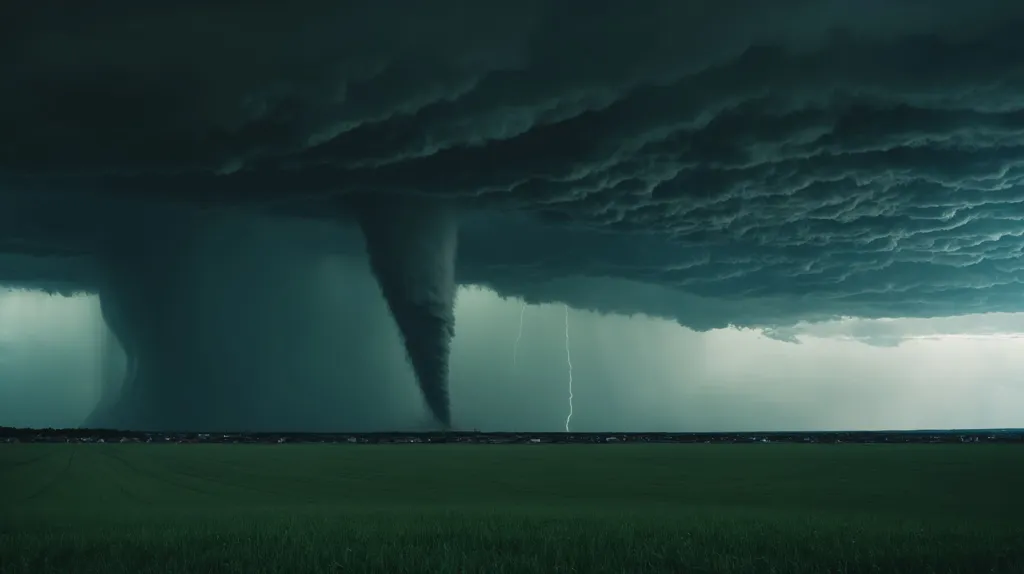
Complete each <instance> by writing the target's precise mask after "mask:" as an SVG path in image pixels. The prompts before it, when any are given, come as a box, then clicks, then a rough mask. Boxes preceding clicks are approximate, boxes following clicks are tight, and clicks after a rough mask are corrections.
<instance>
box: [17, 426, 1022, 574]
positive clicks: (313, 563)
mask: <svg viewBox="0 0 1024 574" xmlns="http://www.w3.org/2000/svg"><path fill="white" fill-rule="evenodd" d="M1022 476H1024V451H1022V450H1020V448H1019V447H1014V446H1012V445H775V444H767V445H605V446H598V445H508V446H488V445H382V446H372V445H220V444H211V445H175V444H165V445H146V444H124V445H121V444H54V445H50V444H14V445H0V572H2V573H4V574H8V573H11V574H13V573H26V574H28V573H31V574H44V573H60V574H70V573H77V572H89V573H93V572H95V573H103V574H115V573H121V572H124V573H132V574H134V573H145V572H154V573H171V572H183V573H184V572H188V573H205V572H237V573H245V574H262V573H271V572H280V573H294V574H300V573H305V572H315V573H327V572H331V573H335V572H352V573H372V572H382V573H394V574H401V573H405V572H424V573H428V572H429V573H435V572H436V573H444V572H452V573H455V572H458V573H469V572H480V573H488V574H491V573H502V572H537V573H545V574H546V573H557V572H578V573H585V574H591V573H593V574H600V573H612V572H614V573H630V574H632V573H640V572H715V573H739V572H752V573H753V572H757V573H772V572H778V573H786V574H801V573H812V572H813V573H815V574H821V573H828V572H835V573H845V572H913V573H917V572H962V573H965V574H968V573H969V574H980V573H984V572H998V573H1003V572H1006V573H1010V572H1022V573H1024V489H1022V488H1021V487H1020V479H1021V477H1022Z"/></svg>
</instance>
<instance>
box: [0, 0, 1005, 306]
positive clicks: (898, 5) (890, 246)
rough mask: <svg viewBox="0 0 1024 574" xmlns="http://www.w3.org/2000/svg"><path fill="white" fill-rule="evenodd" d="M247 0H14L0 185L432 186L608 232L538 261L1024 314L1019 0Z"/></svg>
mask: <svg viewBox="0 0 1024 574" xmlns="http://www.w3.org/2000/svg"><path fill="white" fill-rule="evenodd" d="M259 6H260V7H258V8H249V7H247V8H246V9H245V10H244V11H243V10H241V9H232V8H229V7H206V8H204V9H203V10H202V11H201V12H196V9H195V8H191V7H186V6H185V5H183V4H182V5H168V6H165V7H161V8H160V9H156V8H154V7H151V6H145V7H143V6H141V5H136V4H125V5H124V6H120V7H121V8H123V9H122V10H118V11H110V10H103V11H91V10H90V9H87V8H85V7H83V8H80V9H72V10H68V11H66V12H63V13H60V14H56V13H53V12H52V11H48V10H44V9H43V7H41V6H22V5H19V6H11V7H5V8H4V11H5V12H6V16H7V17H5V18H3V21H4V22H5V23H6V24H5V26H7V27H9V30H5V33H4V34H3V36H4V37H5V42H6V43H7V44H8V46H9V47H10V48H11V49H5V50H3V54H4V56H0V58H2V59H0V66H2V68H3V70H4V77H5V78H7V79H8V80H9V81H8V88H7V89H5V91H4V96H3V97H4V98H6V102H5V103H4V105H3V106H2V107H0V125H3V126H4V133H5V134H6V135H7V137H6V138H5V140H4V142H3V143H0V170H2V181H3V187H4V189H10V190H16V191H32V192H36V191H40V190H43V189H49V190H62V191H74V192H76V193H81V192H82V191H86V190H92V191H96V192H110V193H115V192H117V193H120V194H132V195H135V196H138V195H141V194H154V195H165V196H167V197H171V198H180V199H191V200H194V201H197V202H203V203H204V204H207V205H209V204H212V203H221V202H233V201H242V200H251V201H253V202H255V203H257V204H259V205H263V206H266V207H268V208H271V209H275V210H281V211H290V212H294V213H314V214H316V213H321V212H323V211H324V210H322V209H320V207H321V206H322V205H323V201H328V200H319V201H314V200H313V199H307V198H310V197H322V196H323V195H324V194H329V193H346V192H373V193H380V192H384V191H401V192H408V191H412V192H421V193H432V194H444V195H452V196H457V197H462V198H464V199H465V201H466V202H467V203H469V204H471V205H475V206H487V205H492V206H500V207H502V208H507V207H517V208H520V209H523V210H526V211H530V212H534V213H535V214H536V215H537V216H539V217H541V218H543V219H546V220H549V221H552V222H555V223H561V224H563V227H564V226H571V227H572V228H590V229H592V230H597V231H595V233H605V232H617V233H618V234H619V235H617V236H614V237H612V236H602V237H601V238H599V239H595V237H593V236H579V238H577V239H576V240H575V241H573V240H572V239H568V240H564V241H562V242H561V245H559V244H557V243H555V239H556V237H554V236H553V237H552V238H551V239H552V243H550V244H544V245H541V244H539V243H540V242H539V241H538V240H533V241H527V242H518V243H517V242H515V241H513V238H511V237H502V238H500V241H501V242H502V243H503V245H502V246H501V247H502V249H504V250H508V251H509V252H508V257H509V258H511V259H514V260H516V261H518V262H520V263H522V265H523V266H527V267H528V266H541V267H543V268H542V269H540V270H538V271H537V273H536V274H537V275H539V276H542V277H545V278H550V277H551V276H557V275H570V274H592V275H593V274H600V275H609V276H613V277H618V278H625V279H633V280H638V281H641V282H656V283H659V284H662V285H666V286H668V287H671V288H679V289H683V290H685V291H688V292H690V293H694V294H698V295H713V296H716V297H734V298H747V299H749V298H755V297H779V296H785V297H791V296H800V297H806V298H809V299H811V300H814V301H817V300H822V301H827V302H828V304H827V305H826V304H825V303H822V307H823V309H825V310H827V311H829V312H832V311H834V312H839V313H849V314H856V313H858V312H860V309H861V307H862V306H866V308H867V311H866V312H870V309H871V307H872V306H880V310H879V311H878V312H881V311H884V312H886V313H891V312H898V308H899V306H900V305H903V304H907V305H910V306H911V308H910V309H909V310H908V312H910V313H915V309H916V312H917V313H923V314H947V313H952V312H968V311H978V310H987V309H991V308H999V309H1002V308H1017V307H1018V305H1017V304H1016V300H1017V295H1016V292H1017V287H1018V282H1019V281H1020V278H1021V270H1020V266H1019V265H1018V264H1017V263H1016V260H1017V259H1018V257H1019V255H1020V252H1021V248H1022V242H1021V240H1020V234H1021V229H1020V224H1019V217H1020V214H1021V212H1022V211H1021V209H1020V207H1019V206H1020V202H1021V201H1024V193H1022V192H1021V191H1020V189H1019V187H1018V183H1019V182H1020V180H1021V178H1022V177H1024V176H1022V173H1024V172H1022V170H1021V165H1020V160H1019V159H1018V158H1019V156H1020V150H1021V147H1020V141H1021V134H1022V129H1024V119H1022V118H1024V104H1022V103H1021V102H1022V101H1024V99H1022V98H1021V97H1020V92H1021V88H1022V82H1024V71H1022V69H1021V66H1020V64H1019V62H1020V58H1021V56H1022V55H1024V45H1022V44H1021V43H1020V41H1019V40H1018V35H1017V33H1016V30H1019V24H1020V23H1021V22H1022V20H1021V18H1022V17H1024V7H1021V6H1020V4H1019V3H1017V2H1010V1H1005V2H1002V1H996V0H992V1H980V2H973V3H964V2H959V1H953V0H950V1H945V2H942V1H939V2H928V3H923V2H891V1H882V0H877V1H876V0H867V1H862V2H856V3H854V2H847V1H844V0H832V1H820V0H813V1H812V0H802V1H801V0H791V1H784V2H778V3H775V4H773V10H770V11H769V10H765V9H764V7H763V5H761V4H759V3H756V2H752V1H739V0H737V1H731V2H730V1H715V2H674V1H668V0H666V1H664V2H658V1H655V2H645V3H642V4H639V5H635V6H634V5H627V4H623V3H619V2H611V1H609V2H596V3H592V6H591V8H590V9H588V10H587V11H585V12H581V11H579V10H576V9H573V8H572V6H571V5H570V4H559V3H550V2H539V1H538V2H521V1H517V2H514V3H513V2H489V3H483V4H481V3H476V2H459V1H448V2H441V3H437V2H430V3H428V2H397V3H389V2H387V1H384V2H375V3H371V4H366V5H360V4H357V5H348V4H338V3H333V2H299V3H296V4H293V5H290V6H289V7H287V8H285V7H284V6H283V5H279V4H276V3H267V4H265V5H259ZM112 14H117V16H112ZM185 37H187V38H189V41H188V42H182V41H180V39H181V38H185ZM8 213H11V214H13V213H15V212H13V211H8ZM76 213H78V214H81V213H82V212H81V211H78V212H76ZM47 217H50V218H58V217H59V214H56V213H52V212H50V213H49V214H48V215H47ZM20 221H21V223H20V224H19V225H15V226H8V227H6V228H5V229H4V232H5V233H6V234H13V233H16V232H19V231H33V232H37V233H48V234H51V235H52V231H51V230H52V229H56V228H59V229H61V230H64V231H63V232H64V233H65V234H67V233H69V232H68V231H66V230H67V229H69V228H71V227H74V226H67V225H62V224H60V222H57V221H53V222H50V225H49V227H46V226H44V227H40V228H37V229H33V230H25V229H23V228H25V227H26V226H28V225H31V224H36V225H38V224H39V223H40V222H44V223H45V222H46V217H43V216H42V215H41V214H32V216H30V217H27V218H26V217H25V216H24V215H21V216H20ZM83 233H85V234H86V235H88V234H89V230H88V229H83ZM551 233H552V234H555V235H557V234H560V233H567V232H563V231H557V230H556V231H552V232H551ZM623 234H625V236H624V235H623ZM630 235H634V236H635V235H639V237H629V236H630ZM569 236H570V237H573V235H572V234H569ZM65 239H67V241H65V242H64V249H70V248H71V247H68V246H74V245H76V244H75V241H79V240H78V239H75V238H73V237H67V238H65ZM51 243H56V242H55V241H51ZM12 244H14V248H15V249H17V248H18V244H17V242H16V241H14V239H13V238H7V239H5V241H4V245H7V246H11V245H12ZM476 245H479V246H480V249H481V250H484V251H486V249H488V247H489V246H488V244H486V243H480V242H477V243H476ZM568 245H571V248H570V247H569V246H568ZM53 249H56V248H55V247H54V248H53ZM79 249H80V247H79ZM516 249H518V251H516ZM560 250H561V256H559V253H560ZM542 255H543V257H541V256H542ZM545 258H550V259H551V261H552V263H551V264H550V265H547V266H545V265H544V263H543V261H544V260H545ZM467 259H468V258H467ZM477 259H484V260H486V255H485V254H481V255H480V256H479V257H476V256H474V257H473V258H472V259H471V261H473V262H477V261H476V260H477ZM479 263H481V264H485V263H487V261H480V262H479ZM494 263H501V261H496V262H494ZM954 305H955V306H958V307H954ZM876 313H877V312H876Z"/></svg>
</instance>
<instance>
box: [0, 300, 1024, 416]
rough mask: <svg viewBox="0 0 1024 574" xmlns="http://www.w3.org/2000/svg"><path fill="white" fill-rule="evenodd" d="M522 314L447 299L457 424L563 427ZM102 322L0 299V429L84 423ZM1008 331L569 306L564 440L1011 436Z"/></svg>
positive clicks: (83, 307)
mask: <svg viewBox="0 0 1024 574" xmlns="http://www.w3.org/2000/svg"><path fill="white" fill-rule="evenodd" d="M521 305H522V304H521V302H520V301H519V300H516V299H504V300H503V299H501V298H499V297H498V296H496V295H495V294H493V293H492V292H490V291H488V290H485V289H481V288H463V289H461V290H460V292H459V296H458V302H457V307H456V314H457V322H458V323H457V324H458V330H457V333H456V337H455V340H454V345H453V356H452V373H451V377H452V379H451V385H452V389H451V391H452V397H453V398H452V402H453V404H452V408H453V418H454V422H455V424H456V425H457V426H459V427H461V428H479V429H481V430H522V431H557V430H564V425H565V419H566V417H567V415H568V406H569V403H568V365H567V362H566V352H565V314H564V308H563V307H562V306H561V305H537V306H527V307H526V310H525V312H524V313H523V329H522V337H521V339H520V343H519V347H518V353H516V357H515V364H513V353H514V346H515V341H516V338H517V335H518V332H519V331H518V328H519V316H520V311H521V309H522V306H521ZM100 321H101V318H100V315H99V311H98V303H97V300H96V298H95V297H75V298H65V297H59V296H49V295H46V294H43V293H39V292H10V291H5V292H0V425H11V426H35V427H38V426H74V425H77V424H79V423H80V422H81V420H82V419H84V417H85V416H87V415H88V413H89V411H90V410H91V408H92V406H93V405H94V404H95V402H96V401H97V400H98V398H99V385H100V381H99V377H100V373H101V370H100V366H99V362H100V352H101V351H100V343H99V337H100V336H101V335H100V334H101V333H102V328H103V327H102V325H101V323H100ZM382 325H384V327H382V328H390V329H392V330H393V327H391V326H390V325H389V324H387V323H386V322H382ZM872 328H873V329H875V330H876V331H879V332H884V333H885V334H887V335H888V337H889V338H887V339H885V340H884V341H883V343H884V344H881V345H879V344H869V343H866V342H864V341H863V340H858V339H857V337H861V338H863V337H864V336H865V335H864V333H865V331H869V330H871V329H872ZM1016 331H1024V316H1022V315H1017V314H1003V315H993V316H988V317H986V316H965V317H958V318H947V319H931V320H928V319H913V320H911V319H902V320H899V319H897V320H893V321H864V320H847V321H837V322H829V323H823V324H818V325H804V326H797V327H794V328H793V329H791V330H790V332H789V333H787V334H786V335H787V336H791V337H794V338H795V340H796V341H798V342H786V341H780V340H778V339H777V338H775V339H773V338H769V337H767V336H765V335H764V334H762V333H761V332H759V331H757V330H750V329H735V328H729V329H716V330H712V331H708V332H703V333H698V332H695V331H692V330H690V329H687V328H684V327H681V326H679V325H678V324H676V323H674V322H669V321H666V320H661V319H651V318H647V317H644V316H634V317H625V316H617V315H604V316H602V315H599V314H596V313H593V312H588V311H578V310H570V311H569V343H570V352H571V354H572V365H573V372H572V374H573V395H574V398H573V408H574V410H573V417H572V419H571V421H570V428H571V429H572V430H578V431H605V430H623V431H634V430H635V431H644V430H651V431H743V430H789V429H793V430H822V429H896V428H954V427H959V428H989V427H1020V426H1024V419H1022V417H1024V415H1022V414H1021V413H1024V362H1022V361H1020V360H1019V357H1020V356H1022V354H1024V338H1021V336H1020V334H1019V333H1017V332H1016ZM1015 335H1017V336H1015ZM894 338H903V339H905V340H904V341H903V342H901V343H900V344H899V345H895V344H894V343H895V339H894ZM387 339H389V342H388V344H387V345H385V346H390V348H391V353H389V354H390V356H389V357H388V358H387V359H386V360H392V361H393V360H398V361H400V360H401V359H402V357H401V353H402V351H401V348H400V346H399V344H398V338H397V333H395V332H392V333H391V334H389V335H388V336H387ZM395 376H396V377H398V378H400V379H404V383H405V385H404V387H402V386H398V387H396V388H397V389H398V390H397V391H395V392H397V394H398V396H395V395H394V392H393V395H392V397H391V399H390V400H391V401H392V402H393V403H395V404H392V405H391V406H392V407H393V408H392V409H391V410H395V408H396V405H398V406H401V405H400V404H404V405H406V406H405V408H399V409H398V410H400V411H402V413H403V414H402V417H406V418H407V419H409V420H408V422H409V423H412V422H415V418H416V417H417V416H420V415H418V414H416V409H413V408H408V405H409V404H411V403H416V402H417V401H419V397H418V395H417V394H416V388H415V383H414V382H413V380H412V375H411V373H406V374H404V375H403V374H399V375H395ZM282 384H283V383H282ZM403 388H404V389H405V390H404V391H403V390H402V389H403ZM406 391H407V392H406ZM400 418H401V417H400ZM396 420H397V419H396ZM396 424H401V423H400V422H399V423H396Z"/></svg>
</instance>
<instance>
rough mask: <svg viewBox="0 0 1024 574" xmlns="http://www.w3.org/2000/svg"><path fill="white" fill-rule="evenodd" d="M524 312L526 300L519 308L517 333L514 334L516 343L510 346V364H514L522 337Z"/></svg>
mask: <svg viewBox="0 0 1024 574" xmlns="http://www.w3.org/2000/svg"><path fill="white" fill-rule="evenodd" d="M525 313H526V301H523V306H522V307H521V308H520V309H519V334H518V335H516V343H515V345H513V346H512V366H513V367H515V366H516V358H517V357H518V356H519V340H520V339H522V338H523V314H525Z"/></svg>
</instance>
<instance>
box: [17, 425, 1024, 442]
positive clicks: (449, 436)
mask: <svg viewBox="0 0 1024 574" xmlns="http://www.w3.org/2000/svg"><path fill="white" fill-rule="evenodd" d="M0 442H7V443H13V442H46V443H52V442H81V443H110V442H117V443H129V442H130V443H229V444H236V443H348V444H399V443H429V444H439V443H440V444H445V443H475V444H538V443H588V444H616V443H833V444H838V443H872V444H883V443H1016V444H1024V429H997V430H962V431H958V430H934V431H929V430H915V431H831V432H762V433H566V432H559V433H513V432H432V433H403V432H378V433H326V434H325V433H237V432H139V431H120V430H106V429H24V428H10V427H0Z"/></svg>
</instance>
